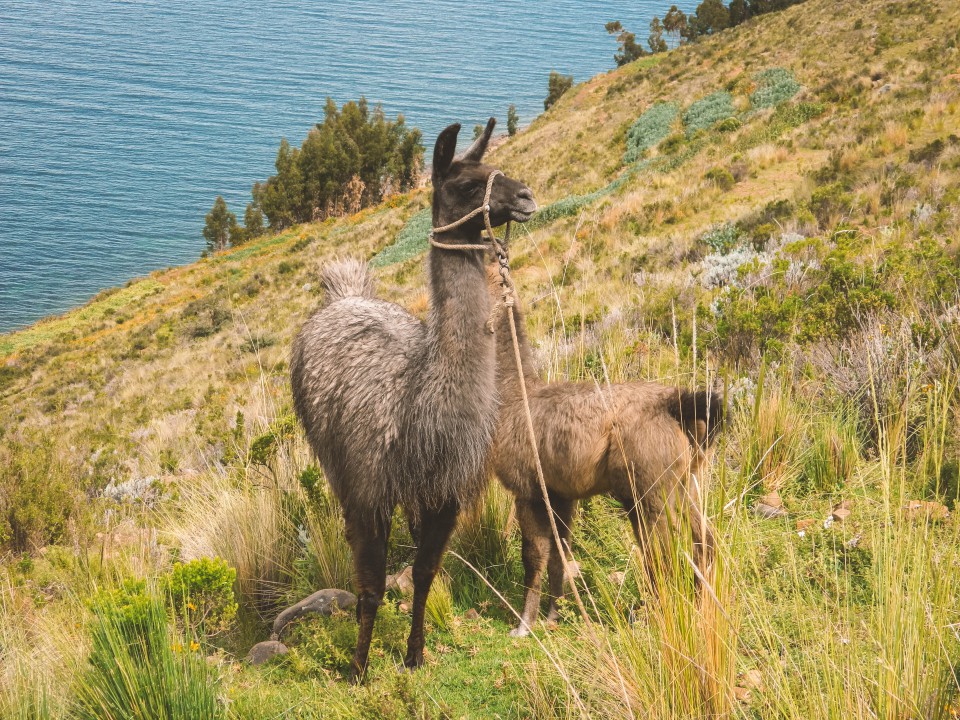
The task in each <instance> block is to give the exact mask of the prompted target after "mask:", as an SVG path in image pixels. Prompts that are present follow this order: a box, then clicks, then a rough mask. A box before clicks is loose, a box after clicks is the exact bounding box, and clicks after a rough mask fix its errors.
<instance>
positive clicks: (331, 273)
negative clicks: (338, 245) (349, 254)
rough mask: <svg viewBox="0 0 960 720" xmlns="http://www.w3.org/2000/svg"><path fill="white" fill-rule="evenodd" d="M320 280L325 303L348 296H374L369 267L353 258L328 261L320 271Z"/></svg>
mask: <svg viewBox="0 0 960 720" xmlns="http://www.w3.org/2000/svg"><path fill="white" fill-rule="evenodd" d="M320 282H321V284H322V285H323V287H324V289H326V291H327V300H326V304H327V305H329V304H331V303H335V302H337V301H338V300H343V298H348V297H373V296H374V286H373V285H374V283H373V275H372V274H371V273H370V268H369V267H367V264H366V263H365V262H362V261H360V260H357V259H355V258H347V259H345V260H335V261H334V262H332V263H329V264H328V265H327V266H325V267H324V268H323V270H322V271H321V273H320Z"/></svg>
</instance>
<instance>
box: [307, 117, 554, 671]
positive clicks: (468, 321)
mask: <svg viewBox="0 0 960 720" xmlns="http://www.w3.org/2000/svg"><path fill="white" fill-rule="evenodd" d="M494 124H495V120H494V119H493V118H490V121H489V122H488V123H487V126H486V129H485V131H484V132H483V134H482V135H481V136H480V137H479V138H478V139H477V140H476V142H474V143H473V145H472V146H471V147H470V148H469V149H468V150H467V151H466V152H465V153H464V154H463V155H462V156H461V157H459V158H455V157H454V154H455V152H456V144H457V134H458V132H459V130H460V125H451V126H450V127H448V128H446V129H445V130H444V131H443V132H442V133H441V134H440V136H439V138H437V144H436V148H435V150H434V155H433V226H434V227H435V228H440V227H443V226H445V225H448V224H451V223H454V222H455V221H457V220H460V219H461V218H463V217H464V216H466V215H469V214H470V213H471V212H472V211H473V210H475V209H476V208H478V207H479V206H480V205H481V204H482V203H483V199H484V193H485V190H486V188H487V181H488V178H490V175H491V173H492V172H494V169H493V168H491V167H489V166H487V165H483V164H482V163H481V162H480V161H481V159H482V157H483V154H484V152H485V151H486V149H487V144H488V143H489V140H490V135H491V133H492V132H493V127H494ZM489 206H490V207H489V215H490V220H491V223H492V224H493V225H502V224H504V223H506V222H507V221H508V220H516V221H520V222H523V221H526V220H528V219H529V218H530V216H531V215H532V214H533V212H534V211H535V210H536V207H537V206H536V203H535V202H534V199H533V194H532V192H531V191H530V189H529V188H528V187H526V186H525V185H523V184H522V183H520V182H517V181H516V180H512V179H510V178H507V177H505V176H502V175H499V176H497V177H496V178H495V179H494V181H493V186H492V191H491V195H490V202H489ZM482 228H483V218H482V217H481V215H479V214H475V215H474V216H473V217H472V218H471V219H470V220H469V221H467V222H465V223H464V224H462V225H460V226H459V227H457V228H456V229H453V230H449V231H444V232H438V233H437V234H438V237H437V240H438V242H441V243H443V244H446V245H464V246H482V245H483V240H482V237H481V230H482ZM485 256H486V253H485V252H484V251H483V250H480V249H475V248H474V249H471V248H465V249H442V248H438V247H436V246H434V247H431V249H430V254H429V280H428V282H429V289H430V313H429V317H428V318H427V321H426V322H425V323H424V322H421V321H420V320H418V319H417V318H415V317H413V316H412V315H410V313H408V312H407V311H406V310H404V309H403V308H401V307H400V306H398V305H395V304H393V303H389V302H386V301H384V300H379V299H377V298H376V297H375V296H374V293H373V280H372V278H371V276H370V274H369V272H368V270H367V268H366V266H365V265H363V264H362V263H360V262H358V261H341V262H338V263H334V264H331V265H330V266H328V267H327V268H326V269H325V272H324V284H325V286H326V289H327V295H326V305H325V306H324V307H323V308H321V309H320V310H319V311H318V312H317V313H316V314H315V315H313V317H311V318H310V319H309V320H308V321H307V322H306V323H305V324H304V326H303V328H302V329H301V331H300V334H299V335H298V336H297V338H296V340H295V341H294V344H293V351H292V357H291V360H290V370H291V382H292V385H293V399H294V406H295V408H296V412H297V416H298V417H299V418H300V421H301V422H302V423H303V427H304V429H305V430H306V433H307V438H308V440H309V442H310V446H311V447H312V448H313V451H314V452H315V453H316V455H317V457H318V458H319V460H320V464H321V465H322V466H323V469H324V472H325V474H326V476H327V479H328V480H329V482H330V485H331V487H332V488H333V491H334V493H335V494H336V496H337V498H338V499H339V500H340V504H341V506H342V508H343V517H344V521H345V523H346V531H347V541H348V542H349V543H350V547H351V549H352V550H353V563H354V570H355V573H356V582H357V596H358V602H357V621H358V623H359V633H358V637H357V647H356V651H355V652H354V655H353V662H352V673H353V676H354V678H355V679H359V678H361V677H362V675H363V673H364V670H365V668H366V664H367V654H368V652H369V649H370V638H371V634H372V632H373V623H374V618H375V617H376V614H377V608H378V607H379V605H380V603H381V600H382V598H383V593H384V584H385V579H386V556H387V541H388V539H389V537H390V528H391V519H392V517H393V512H394V509H395V508H396V507H397V505H399V506H400V507H402V508H403V510H404V512H405V513H406V514H407V517H408V519H409V521H410V524H411V530H412V531H413V533H414V537H415V539H416V540H417V542H418V547H417V554H416V559H415V561H414V564H413V581H414V596H413V618H412V627H411V630H410V637H409V639H408V641H407V654H406V657H405V659H404V665H406V666H407V667H408V668H414V667H418V666H420V665H422V664H423V644H424V639H423V620H424V610H425V606H426V600H427V594H428V593H429V591H430V586H431V584H432V583H433V578H434V576H435V575H436V573H437V570H438V569H439V567H440V562H441V559H442V556H443V552H444V550H445V548H446V546H447V542H448V540H449V538H450V535H451V533H452V531H453V528H454V525H455V524H456V520H457V516H458V514H459V512H460V510H461V509H463V508H465V507H466V506H468V505H470V504H471V503H473V502H475V501H476V500H477V498H478V497H479V496H480V494H481V492H482V490H483V488H484V486H485V483H486V481H487V467H486V462H487V456H488V453H489V451H490V447H491V444H492V441H493V433H494V428H495V426H496V422H497V410H498V404H497V386H496V375H495V373H496V361H495V351H494V339H493V335H492V334H490V332H489V331H488V329H487V327H486V322H487V318H488V316H489V314H490V308H491V304H490V297H489V293H488V290H487V276H486V271H485Z"/></svg>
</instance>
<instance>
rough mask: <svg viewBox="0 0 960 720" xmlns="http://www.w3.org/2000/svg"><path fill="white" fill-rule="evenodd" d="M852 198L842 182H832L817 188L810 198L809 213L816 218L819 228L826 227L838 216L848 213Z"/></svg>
mask: <svg viewBox="0 0 960 720" xmlns="http://www.w3.org/2000/svg"><path fill="white" fill-rule="evenodd" d="M852 202H853V198H852V197H851V196H850V194H849V193H848V192H847V188H846V185H845V184H844V183H843V182H840V181H838V182H833V183H830V184H828V185H823V186H821V187H818V188H817V189H816V190H814V191H813V194H811V196H810V212H812V213H813V214H814V216H815V217H816V218H817V222H818V223H820V227H822V228H823V227H827V226H829V225H831V224H833V222H834V221H835V219H836V218H837V216H838V215H845V214H847V213H849V212H850V209H851V205H852Z"/></svg>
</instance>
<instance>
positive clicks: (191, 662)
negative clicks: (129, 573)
mask: <svg viewBox="0 0 960 720" xmlns="http://www.w3.org/2000/svg"><path fill="white" fill-rule="evenodd" d="M130 590H131V592H130V593H129V594H128V595H127V596H124V595H123V593H121V594H120V595H118V596H117V597H116V599H117V600H118V601H119V602H120V603H121V604H120V605H117V606H114V605H111V603H110V601H109V600H106V599H105V598H104V597H101V601H103V602H101V604H99V605H97V606H96V607H95V615H94V619H93V622H92V625H91V635H92V638H91V639H92V643H91V650H90V656H89V658H88V663H87V668H86V669H85V671H84V672H82V673H81V675H80V677H79V680H78V681H77V685H76V688H75V692H74V697H75V700H74V703H73V708H72V713H71V717H74V718H76V719H77V720H104V719H105V718H116V719H118V720H119V718H124V719H125V720H127V719H129V720H197V719H198V718H205V719H206V718H210V719H212V720H217V719H218V718H222V717H223V716H224V711H223V707H222V706H221V705H220V703H219V702H218V701H217V688H218V685H219V678H218V677H217V674H216V671H215V670H214V669H213V668H212V667H211V666H210V665H208V664H207V662H206V660H205V659H204V657H203V656H202V655H199V654H198V653H197V651H198V650H199V649H200V647H199V644H198V643H196V642H192V641H191V640H189V639H185V638H181V637H179V636H177V635H175V634H174V633H172V632H171V628H170V627H169V624H168V619H167V612H166V609H165V608H164V605H163V603H162V602H161V601H160V600H159V599H157V598H154V597H150V596H149V595H147V594H146V593H143V594H139V593H137V592H133V590H134V588H130ZM123 592H126V591H123Z"/></svg>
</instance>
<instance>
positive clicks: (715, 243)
mask: <svg viewBox="0 0 960 720" xmlns="http://www.w3.org/2000/svg"><path fill="white" fill-rule="evenodd" d="M700 242H702V243H703V244H704V245H707V246H708V247H709V248H710V249H711V250H713V251H714V252H716V253H720V254H721V255H722V254H725V253H728V252H730V251H731V250H733V248H735V247H736V246H737V245H738V244H739V243H740V230H739V229H738V228H737V226H736V225H733V224H732V223H724V224H723V225H716V226H714V227H712V228H710V229H709V230H707V232H705V233H704V234H703V235H701V236H700Z"/></svg>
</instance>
